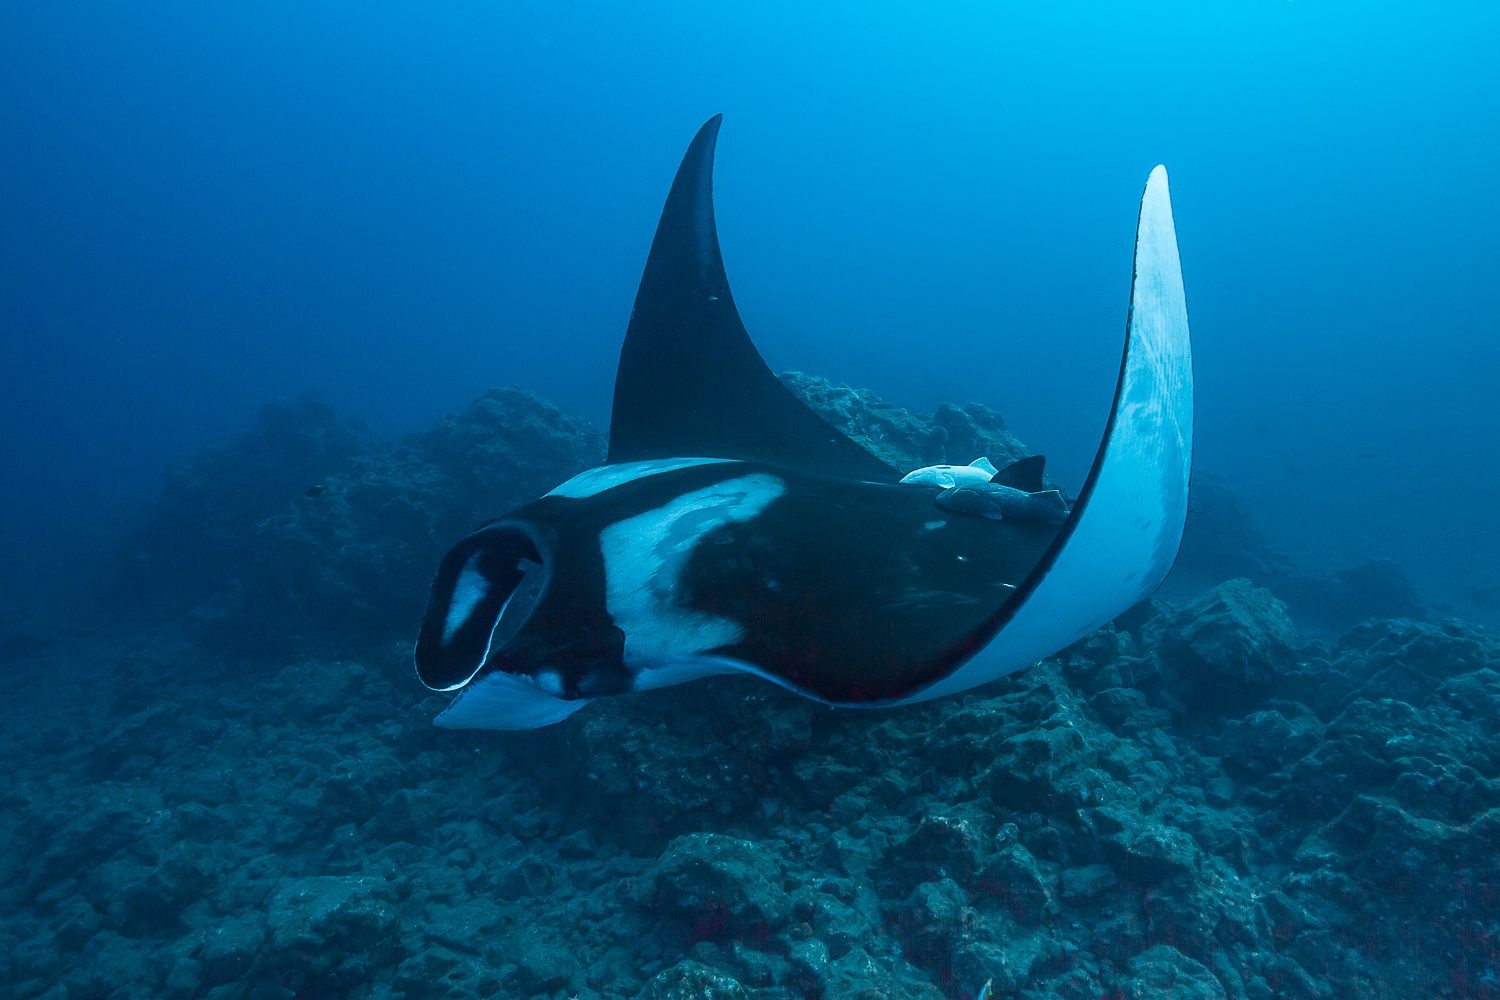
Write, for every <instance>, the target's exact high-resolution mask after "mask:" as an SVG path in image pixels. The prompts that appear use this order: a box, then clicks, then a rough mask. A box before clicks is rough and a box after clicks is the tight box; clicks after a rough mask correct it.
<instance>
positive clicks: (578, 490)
mask: <svg viewBox="0 0 1500 1000" xmlns="http://www.w3.org/2000/svg"><path fill="white" fill-rule="evenodd" d="M734 461H738V459H733V458H653V459H651V460H650V461H646V462H621V463H620V464H619V465H601V466H599V467H598V468H597V469H589V470H588V471H586V472H580V473H579V474H578V475H576V476H574V477H573V478H572V479H569V480H568V481H567V482H565V483H563V484H562V485H561V486H559V487H557V489H555V490H553V491H551V492H550V493H548V494H547V496H549V497H568V498H569V499H572V500H582V499H583V498H585V497H591V496H597V495H598V494H600V493H603V492H604V491H605V490H612V489H614V488H615V487H616V486H624V485H625V484H626V483H633V482H635V481H636V480H637V479H645V478H646V477H647V476H656V475H660V474H661V473H663V472H673V471H675V470H677V469H691V468H692V467H693V466H695V465H715V464H717V463H720V462H734Z"/></svg>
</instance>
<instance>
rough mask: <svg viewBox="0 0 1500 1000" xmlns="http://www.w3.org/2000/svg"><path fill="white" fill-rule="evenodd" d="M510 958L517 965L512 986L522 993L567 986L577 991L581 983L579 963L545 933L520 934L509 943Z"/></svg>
mask: <svg viewBox="0 0 1500 1000" xmlns="http://www.w3.org/2000/svg"><path fill="white" fill-rule="evenodd" d="M510 957H511V960H512V961H513V962H514V963H515V965H516V973H515V986H516V989H517V991H518V993H519V995H521V996H534V995H536V994H538V993H553V992H556V991H557V990H560V989H562V988H564V987H567V986H572V988H573V989H574V990H575V991H576V990H577V989H578V987H579V986H580V985H582V982H583V965H582V963H580V962H579V961H578V959H577V957H576V956H574V955H573V953H572V952H571V951H569V950H568V949H567V948H564V947H563V946H562V945H561V944H559V943H558V942H557V941H556V940H549V937H548V936H547V935H543V934H540V933H537V932H535V931H526V932H524V933H522V934H521V935H519V936H518V937H517V938H516V939H515V940H513V941H512V942H511V946H510Z"/></svg>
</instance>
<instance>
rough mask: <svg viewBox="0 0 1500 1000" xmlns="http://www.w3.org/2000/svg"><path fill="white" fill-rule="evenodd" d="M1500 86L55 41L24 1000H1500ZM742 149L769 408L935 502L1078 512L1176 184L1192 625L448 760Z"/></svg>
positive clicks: (849, 25) (33, 463)
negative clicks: (694, 196)
mask: <svg viewBox="0 0 1500 1000" xmlns="http://www.w3.org/2000/svg"><path fill="white" fill-rule="evenodd" d="M1497 29H1500V9H1497V8H1496V7H1495V6H1494V5H1493V4H1481V3H1439V4H1427V5H1411V4H1395V3H1387V2H1377V3H1366V4H1351V3H1320V2H1309V0H1234V2H1224V3H1218V4H1201V3H1200V4H1188V3H1181V2H1154V3H1147V2H1140V3H1137V2H1130V3H1116V4H1102V3H1062V4H1050V5H1043V4H1030V5H1022V4H1016V3H985V4H980V3H941V4H934V5H928V6H926V7H919V6H897V5H888V4H875V5H871V4H823V5H807V4H788V3H762V4H755V5H751V4H721V5H704V4H688V3H677V2H669V3H656V4H651V5H613V4H600V3H578V4H571V5H562V4H551V5H543V4H522V3H501V4H495V3H477V2H454V3H431V4H422V5H419V4H397V3H384V2H382V3H366V4H354V3H342V2H340V3H336V2H314V3H297V4H293V3H286V2H270V3H261V4H253V5H252V4H220V5H202V4H188V3H182V2H162V3H156V4H151V5H139V4H137V5H131V4H126V5H121V4H104V3H97V2H78V3H65V4H40V3H32V2H25V3H10V4H7V5H3V6H0V386H3V390H4V391H3V392H0V469H4V470H5V474H4V479H3V482H4V484H5V487H6V488H5V489H4V490H3V491H0V552H3V553H4V558H3V559H0V996H15V997H18V998H22V1000H29V998H32V997H44V998H46V1000H65V998H66V1000H82V998H85V997H89V998H92V997H110V998H112V1000H133V998H137V997H169V998H171V1000H196V998H199V997H207V998H211V1000H270V998H276V1000H287V998H291V997H303V998H332V997H350V998H356V1000H373V998H386V997H388V998H391V1000H403V998H404V1000H426V998H429V997H431V998H438V997H444V998H469V997H476V998H489V997H507V998H508V997H512V996H514V997H518V998H521V1000H538V998H540V997H548V998H550V1000H563V998H564V997H568V998H578V1000H630V998H633V997H640V998H641V1000H668V998H672V1000H684V998H687V997H700V996H702V997H708V996H714V997H720V998H724V997H728V998H731V1000H872V998H874V997H903V998H904V997H913V998H924V1000H941V998H944V997H946V998H949V1000H968V998H970V997H973V996H974V995H976V994H977V993H978V992H979V991H980V989H981V987H982V986H983V984H985V983H986V982H987V981H988V982H990V983H991V984H992V985H993V988H994V995H995V996H998V997H1018V998H1020V997H1026V998H1032V997H1042V996H1068V997H1110V998H1115V997H1132V998H1147V997H1151V998H1154V997H1167V996H1177V997H1181V996H1194V997H1226V998H1231V997H1232V998H1235V1000H1239V998H1241V997H1247V998H1254V1000H1261V998H1267V997H1272V996H1296V997H1307V998H1313V997H1317V998H1323V997H1350V998H1354V997H1358V998H1361V1000H1363V998H1367V997H1372V996H1464V997H1468V996H1473V997H1484V998H1493V997H1500V959H1497V956H1500V905H1497V902H1496V900H1495V899H1494V897H1493V893H1492V892H1491V891H1490V886H1492V885H1493V884H1494V882H1495V880H1496V879H1500V868H1497V867H1496V862H1495V861H1494V857H1495V853H1494V851H1493V846H1494V842H1495V837H1496V836H1497V831H1500V640H1497V639H1496V638H1495V637H1494V636H1493V634H1492V633H1491V632H1487V631H1486V630H1485V627H1486V626H1488V627H1489V628H1490V629H1493V628H1494V627H1495V625H1496V624H1500V569H1496V567H1497V565H1500V527H1497V519H1496V518H1495V516H1494V514H1495V508H1496V505H1495V502H1494V497H1495V496H1497V495H1500V472H1497V467H1500V463H1497V461H1496V459H1497V453H1496V446H1495V442H1496V440H1497V439H1500V403H1497V401H1496V400H1497V398H1500V391H1497V390H1500V348H1497V346H1496V345H1497V343H1500V340H1497V338H1496V336H1495V334H1496V332H1497V331H1496V320H1495V314H1496V313H1495V306H1496V302H1495V299H1496V296H1495V288H1496V283H1495V278H1494V275H1495V273H1496V272H1497V265H1500V260H1497V251H1496V242H1495V239H1494V236H1493V234H1494V233H1495V232H1497V231H1500V196H1497V194H1496V190H1497V189H1496V185H1495V183H1494V180H1495V177H1496V176H1497V167H1500V121H1497V118H1500V113H1497V106H1500V104H1497V100H1496V95H1497V94H1500V63H1497V61H1496V59H1495V58H1494V52H1495V50H1496V47H1497V41H1500V30H1497ZM720 113H722V114H723V115H724V124H723V130H722V133H721V134H720V137H719V143H718V153H717V163H716V167H715V174H714V177H715V187H714V195H715V202H716V208H717V222H718V232H719V238H720V241H721V243H722V248H723V253H724V258H725V262H726V265H727V270H728V275H729V280H730V281H731V283H732V286H733V290H734V298H735V301H736V303H737V305H738V308H739V311H740V313H741V314H742V315H743V318H744V320H745V323H746V325H747V327H748V328H749V330H750V332H751V334H752V336H753V338H754V340H755V342H756V344H757V346H758V347H759V349H760V351H761V352H762V354H763V355H764V356H765V358H766V360H767V362H768V363H769V364H770V366H771V367H772V368H773V369H774V370H775V371H777V372H786V371H792V372H800V373H803V374H801V375H790V376H786V377H785V379H784V381H785V382H786V383H787V384H788V385H789V386H791V387H792V388H793V389H794V391H796V392H798V393H799V394H801V395H802V396H803V397H804V398H805V399H807V400H809V401H810V403H811V405H813V406H814V408H815V409H817V411H818V412H819V413H821V414H823V415H824V416H826V417H827V418H828V419H829V420H830V422H832V423H835V424H836V425H839V426H841V427H843V428H844V429H845V430H847V431H848V432H849V433H850V434H851V435H854V436H859V437H860V440H861V441H862V442H863V443H864V444H866V445H867V446H869V447H879V448H885V449H888V452H887V453H882V455H883V457H884V458H885V459H886V460H888V461H890V462H892V463H893V464H898V465H902V466H903V468H905V467H915V466H916V465H917V464H920V463H921V462H922V461H925V459H923V458H922V448H923V447H925V444H924V443H926V442H930V441H932V440H935V439H936V438H937V437H938V436H941V438H942V440H944V441H946V442H947V443H948V447H949V449H950V451H952V452H954V453H953V454H945V455H944V456H943V457H944V460H946V461H968V460H970V459H972V458H974V457H977V455H978V453H980V452H983V453H985V454H987V455H990V456H992V457H997V458H999V457H1006V458H1013V457H1017V456H1019V455H1021V454H1024V453H1025V451H1026V450H1027V449H1029V450H1031V451H1034V452H1041V453H1045V454H1046V456H1047V459H1048V464H1047V469H1048V472H1049V473H1050V474H1051V475H1053V476H1055V477H1056V479H1057V481H1058V483H1059V484H1061V486H1062V487H1063V488H1065V489H1066V490H1068V491H1069V493H1070V494H1073V495H1076V493H1077V491H1078V489H1079V487H1080V486H1081V484H1082V483H1083V480H1084V477H1085V475H1086V473H1087V472H1088V469H1089V467H1090V463H1091V462H1092V461H1093V459H1094V455H1095V450H1096V448H1097V446H1098V443H1099V436H1100V432H1101V430H1102V428H1103V426H1104V424H1105V420H1106V418H1107V415H1108V413H1109V409H1110V402H1111V396H1112V392H1113V390H1114V386H1115V382H1116V377H1117V373H1118V370H1119V359H1120V349H1121V342H1122V338H1123V335H1124V332H1125V325H1126V310H1127V306H1128V302H1129V293H1130V287H1131V261H1132V251H1133V240H1134V235H1135V228H1136V223H1137V211H1138V208H1139V205H1140V197H1141V191H1142V188H1143V186H1144V184H1145V182H1146V178H1147V176H1148V174H1149V173H1150V171H1151V169H1152V168H1153V167H1154V166H1155V165H1156V164H1158V163H1162V164H1165V165H1166V167H1167V169H1168V171H1169V173H1170V178H1171V192H1172V208H1173V212H1174V217H1175V224H1176V232H1177V239H1178V243H1179V246H1180V250H1181V259H1182V269H1183V277H1184V280H1185V286H1186V294H1187V303H1188V310H1189V314H1190V318H1191V325H1192V331H1193V348H1194V355H1195V375H1196V407H1197V410H1196V412H1197V423H1196V439H1195V445H1196V451H1195V482H1194V495H1193V500H1192V513H1191V515H1190V518H1189V525H1188V534H1187V543H1186V544H1185V546H1184V549H1183V558H1182V559H1181V560H1180V561H1179V564H1178V570H1177V572H1176V574H1175V575H1174V576H1173V577H1172V578H1170V579H1169V581H1168V584H1167V585H1166V587H1164V589H1163V590H1162V591H1161V592H1160V593H1159V594H1158V597H1159V598H1160V599H1159V600H1157V601H1155V602H1150V601H1148V602H1143V603H1142V604H1139V605H1136V606H1135V607H1133V608H1131V609H1130V610H1129V611H1127V612H1124V613H1122V614H1121V615H1120V616H1118V617H1117V618H1116V619H1115V620H1114V621H1113V622H1112V623H1110V625H1109V626H1108V627H1106V628H1104V629H1102V630H1100V631H1098V632H1096V633H1094V634H1092V635H1090V636H1088V637H1087V638H1085V639H1083V640H1081V641H1079V642H1077V643H1074V644H1073V645H1070V646H1069V647H1067V648H1066V649H1064V650H1061V651H1058V653H1057V654H1056V655H1055V656H1053V657H1050V658H1049V659H1047V660H1045V661H1042V662H1040V663H1038V664H1036V665H1035V666H1033V667H1030V668H1028V669H1025V670H1022V671H1018V672H1017V673H1016V674H1014V675H1012V676H1011V677H1008V678H1005V679H1003V680H1000V681H997V682H994V683H992V684H990V685H987V686H984V687H981V688H977V689H975V690H973V691H970V692H965V693H961V694H959V695H955V696H951V697H948V698H944V699H940V700H937V701H933V702H931V703H929V704H926V705H919V706H914V707H904V708H899V709H890V710H884V709H882V710H877V711H874V712H860V711H853V710H847V709H837V708H830V707H828V706H825V705H821V704H816V703H814V702H810V701H808V700H805V699H801V698H798V697H795V696H794V695H792V694H789V693H787V692H786V691H784V690H782V689H780V688H777V687H774V686H772V685H769V684H766V683H763V682H761V681H758V680H756V679H753V678H743V677H738V678H713V679H710V680H707V681H701V682H697V683H695V684H692V685H683V686H681V687H676V688H673V689H672V690H670V691H652V692H644V693H640V694H634V695H629V696H623V697H619V698H601V699H599V703H598V704H590V705H588V706H587V707H586V708H585V709H584V710H583V711H580V712H579V713H577V714H576V715H575V716H572V717H570V718H569V719H568V720H567V722H566V723H561V724H558V725H554V726H550V727H547V728H543V729H538V730H535V731H528V732H518V733H492V732H472V731H462V732H452V731H448V730H440V729H436V728H434V727H433V725H432V722H431V720H432V718H433V717H434V716H435V715H436V714H437V713H439V712H440V711H442V710H443V709H444V707H445V704H446V702H447V699H448V697H449V695H448V694H444V695H442V696H438V695H434V694H433V693H432V692H430V691H428V690H426V689H424V688H422V687H421V686H420V685H419V684H418V683H417V681H416V678H415V677H414V675H413V673H412V670H411V664H412V647H411V641H412V640H413V639H415V638H416V627H417V625H418V623H419V622H420V621H421V616H422V611H423V607H424V601H425V600H426V587H427V584H428V582H429V580H430V578H431V574H432V572H433V570H434V569H435V568H436V567H437V565H438V560H439V559H440V558H441V556H442V553H443V552H444V551H446V550H447V549H448V547H449V546H451V545H452V544H453V543H454V542H455V541H457V540H458V539H460V538H462V537H463V536H464V535H465V534H466V533H467V532H469V531H471V530H472V529H473V528H474V527H475V526H476V525H478V524H480V523H482V522H483V521H485V520H487V519H488V518H491V517H494V516H496V515H499V514H502V513H504V512H505V511H506V510H508V509H511V508H514V507H517V506H519V505H521V504H523V503H527V502H529V501H530V500H532V499H534V498H535V497H536V496H538V495H539V494H541V493H543V492H545V491H547V490H549V489H551V488H552V487H553V486H555V485H556V484H557V483H558V482H560V481H562V480H564V479H566V478H567V477H569V476H571V475H573V474H574V473H576V472H578V471H579V470H581V469H584V468H587V467H589V466H591V465H594V464H596V463H597V462H598V461H599V459H600V457H601V456H602V455H603V454H604V447H605V439H604V437H603V436H602V433H601V432H603V431H606V430H607V428H608V424H609V417H610V406H611V387H612V382H613V379H614V375H615V366H616V362H617V360H618V358H619V349H620V343H621V339H622V337H623V335H624V331H625V327H626V323H627V322H628V320H629V318H630V315H631V304H632V301H633V299H634V296H635V293H636V287H637V283H638V281H639V280H640V276H641V272H642V268H643V265H644V263H645V260H646V254H647V250H648V248H649V246H650V245H651V240H652V235H653V231H654V229H655V227H656V224H657V219H658V216H659V214H660V212H661V206H662V202H663V198H664V197H665V195H666V193H667V189H668V186H669V184H670V183H671V179H672V177H673V172H674V171H675V170H676V169H677V165H678V162H679V159H680V158H681V156H682V154H683V150H684V148H685V146H686V145H687V143H688V141H689V140H690V139H691V138H692V136H693V135H694V133H695V131H696V130H697V129H698V128H699V126H700V125H702V123H703V122H704V121H705V120H707V119H709V118H710V116H712V115H715V114H720ZM825 380H826V381H825ZM844 386H847V387H852V388H849V389H846V388H842V387H844ZM504 387H518V388H504ZM877 397H878V398H877ZM908 411H909V412H908ZM996 414H999V416H1001V417H1003V419H1004V424H1003V426H1002V425H1001V423H1000V421H999V419H998V418H997V417H996ZM928 415H931V416H928ZM939 430H941V431H942V434H941V435H938V433H937V432H938V431H939ZM963 449H969V451H972V452H974V454H970V453H969V451H963V453H962V454H957V452H959V451H962V450H963ZM1244 578H1248V582H1247V580H1246V579H1244Z"/></svg>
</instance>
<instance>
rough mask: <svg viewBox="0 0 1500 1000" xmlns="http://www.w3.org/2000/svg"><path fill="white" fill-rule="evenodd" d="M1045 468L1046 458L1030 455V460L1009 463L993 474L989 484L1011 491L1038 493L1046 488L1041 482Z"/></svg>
mask: <svg viewBox="0 0 1500 1000" xmlns="http://www.w3.org/2000/svg"><path fill="white" fill-rule="evenodd" d="M1046 467H1047V456H1045V455H1032V456H1031V457H1030V458H1022V459H1018V460H1016V461H1014V462H1012V463H1010V464H1009V465H1007V466H1006V467H1005V468H1003V469H1001V470H1000V471H999V472H997V473H995V475H994V477H993V478H991V479H990V482H992V483H994V484H996V485H997V486H1009V487H1010V488H1011V489H1013V490H1025V491H1026V492H1027V493H1040V492H1042V490H1045V489H1046V488H1047V486H1046V484H1045V483H1043V482H1042V471H1043V470H1044V469H1045V468H1046Z"/></svg>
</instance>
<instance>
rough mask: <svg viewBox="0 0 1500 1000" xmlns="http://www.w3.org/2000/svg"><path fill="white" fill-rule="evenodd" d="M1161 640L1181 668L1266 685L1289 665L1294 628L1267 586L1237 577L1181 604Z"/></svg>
mask: <svg viewBox="0 0 1500 1000" xmlns="http://www.w3.org/2000/svg"><path fill="white" fill-rule="evenodd" d="M1163 644H1164V646H1165V648H1166V649H1167V650H1169V651H1170V652H1171V653H1172V654H1173V657H1174V659H1175V660H1176V661H1177V662H1179V663H1180V664H1181V665H1182V667H1183V669H1185V670H1192V669H1194V668H1197V669H1199V670H1207V671H1210V672H1212V673H1215V674H1218V675H1220V676H1222V677H1226V678H1229V679H1230V680H1234V681H1239V682H1242V683H1246V684H1266V683H1269V682H1270V681H1272V680H1274V679H1275V678H1276V677H1277V676H1278V675H1280V674H1283V673H1286V672H1287V670H1288V669H1290V667H1291V666H1292V662H1293V661H1292V651H1293V649H1294V648H1295V647H1296V645H1297V631H1296V629H1295V628H1294V627H1293V625H1292V620H1291V618H1290V616H1288V615H1287V612H1286V606H1285V605H1284V604H1282V603H1281V602H1280V601H1278V600H1277V599H1276V598H1275V597H1274V596H1273V595H1272V594H1271V592H1270V591H1268V590H1262V589H1260V588H1257V587H1254V586H1251V584H1250V581H1249V580H1245V579H1238V580H1230V581H1229V582H1227V583H1222V584H1220V585H1219V586H1217V587H1215V588H1213V589H1212V590H1210V591H1209V592H1208V593H1206V594H1204V595H1203V596H1202V597H1199V598H1198V599H1197V600H1195V601H1192V602H1190V603H1188V604H1185V605H1183V606H1182V607H1181V608H1180V609H1179V610H1178V611H1177V613H1176V615H1174V616H1173V617H1172V619H1171V620H1170V624H1169V625H1168V637H1167V638H1166V639H1165V640H1164V643H1163Z"/></svg>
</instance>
